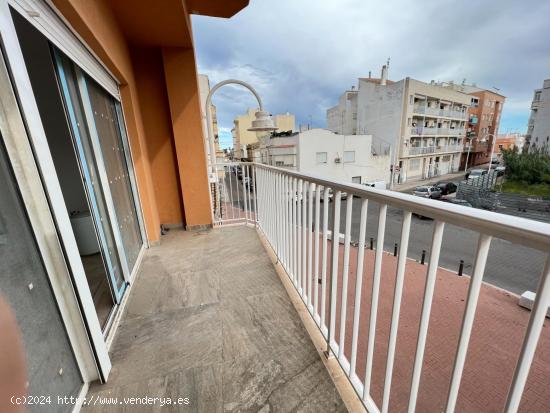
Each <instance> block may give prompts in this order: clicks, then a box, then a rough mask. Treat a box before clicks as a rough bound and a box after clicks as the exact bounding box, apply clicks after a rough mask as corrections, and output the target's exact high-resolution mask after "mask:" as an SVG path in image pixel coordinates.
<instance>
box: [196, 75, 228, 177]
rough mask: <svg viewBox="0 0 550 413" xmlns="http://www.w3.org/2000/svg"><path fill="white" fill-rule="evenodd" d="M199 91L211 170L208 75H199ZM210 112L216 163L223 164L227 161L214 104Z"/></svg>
mask: <svg viewBox="0 0 550 413" xmlns="http://www.w3.org/2000/svg"><path fill="white" fill-rule="evenodd" d="M199 91H200V105H201V115H202V128H203V131H204V148H205V151H206V159H207V162H208V165H209V170H211V167H210V163H211V156H210V151H211V142H210V138H209V136H208V127H207V124H206V122H207V116H206V112H205V110H206V99H207V98H208V94H209V93H210V79H208V76H207V75H202V74H199ZM208 110H209V112H210V114H209V115H210V128H211V130H212V134H213V139H214V151H215V152H216V162H223V160H224V159H225V154H224V152H223V151H222V150H221V149H220V137H219V131H218V117H217V115H216V105H214V104H213V103H211V104H210V107H209V108H208Z"/></svg>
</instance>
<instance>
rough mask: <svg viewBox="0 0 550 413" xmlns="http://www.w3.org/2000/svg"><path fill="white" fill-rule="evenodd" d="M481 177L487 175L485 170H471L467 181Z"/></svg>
mask: <svg viewBox="0 0 550 413" xmlns="http://www.w3.org/2000/svg"><path fill="white" fill-rule="evenodd" d="M483 175H487V169H472V170H471V171H470V173H469V174H468V179H475V178H479V177H480V176H483Z"/></svg>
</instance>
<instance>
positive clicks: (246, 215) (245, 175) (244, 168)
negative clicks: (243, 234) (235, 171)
mask: <svg viewBox="0 0 550 413" xmlns="http://www.w3.org/2000/svg"><path fill="white" fill-rule="evenodd" d="M241 167H242V168H243V169H242V171H243V180H242V184H243V207H244V220H245V222H246V223H247V222H248V208H247V206H248V204H247V199H246V185H245V181H246V177H247V173H246V165H241Z"/></svg>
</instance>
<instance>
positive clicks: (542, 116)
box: [530, 79, 550, 151]
mask: <svg viewBox="0 0 550 413" xmlns="http://www.w3.org/2000/svg"><path fill="white" fill-rule="evenodd" d="M537 90H540V91H541V92H542V93H541V97H540V101H539V102H538V110H537V112H536V114H534V116H533V114H532V115H531V119H532V121H533V122H534V125H533V131H532V132H531V140H530V144H531V145H533V144H534V145H535V147H537V148H541V147H544V146H545V145H546V148H547V150H548V151H550V79H547V80H545V81H544V83H543V88H542V89H537ZM533 103H535V102H534V101H533ZM537 138H538V139H537ZM547 139H548V140H547Z"/></svg>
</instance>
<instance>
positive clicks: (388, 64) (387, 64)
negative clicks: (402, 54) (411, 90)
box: [386, 57, 390, 69]
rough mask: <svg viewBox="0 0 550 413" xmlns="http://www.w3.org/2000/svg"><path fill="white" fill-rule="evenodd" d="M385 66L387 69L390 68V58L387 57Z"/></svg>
mask: <svg viewBox="0 0 550 413" xmlns="http://www.w3.org/2000/svg"><path fill="white" fill-rule="evenodd" d="M386 66H387V67H388V69H389V68H390V58H389V57H388V61H387V62H386Z"/></svg>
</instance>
